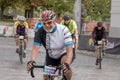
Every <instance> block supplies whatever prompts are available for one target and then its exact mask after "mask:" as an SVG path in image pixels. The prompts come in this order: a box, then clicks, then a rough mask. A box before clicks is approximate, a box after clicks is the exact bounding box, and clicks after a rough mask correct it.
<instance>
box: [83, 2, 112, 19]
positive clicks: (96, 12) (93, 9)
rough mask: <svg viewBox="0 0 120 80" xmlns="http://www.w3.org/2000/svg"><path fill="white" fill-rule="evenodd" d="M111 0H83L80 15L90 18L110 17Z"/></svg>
mask: <svg viewBox="0 0 120 80" xmlns="http://www.w3.org/2000/svg"><path fill="white" fill-rule="evenodd" d="M110 10H111V0H83V2H82V16H83V17H84V18H86V17H87V16H90V17H91V19H92V20H105V19H106V18H110V15H111V14H110Z"/></svg>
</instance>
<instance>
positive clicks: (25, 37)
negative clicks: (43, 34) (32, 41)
mask: <svg viewBox="0 0 120 80" xmlns="http://www.w3.org/2000/svg"><path fill="white" fill-rule="evenodd" d="M19 36H24V39H28V36H27V35H26V34H25V35H20V34H16V35H15V38H19Z"/></svg>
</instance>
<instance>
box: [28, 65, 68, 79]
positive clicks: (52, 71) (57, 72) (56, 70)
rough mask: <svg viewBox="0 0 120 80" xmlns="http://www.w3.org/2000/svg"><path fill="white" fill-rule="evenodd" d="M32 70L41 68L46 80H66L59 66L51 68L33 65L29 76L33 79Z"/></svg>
mask: <svg viewBox="0 0 120 80" xmlns="http://www.w3.org/2000/svg"><path fill="white" fill-rule="evenodd" d="M34 68H43V74H47V75H48V80H67V78H66V76H65V73H64V72H63V71H62V70H61V66H58V67H53V66H40V65H33V67H32V69H31V72H30V73H31V76H32V77H33V78H34V77H35V76H34V72H33V70H34Z"/></svg>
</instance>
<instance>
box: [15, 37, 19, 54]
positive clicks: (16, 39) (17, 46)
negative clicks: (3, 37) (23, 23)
mask: <svg viewBox="0 0 120 80" xmlns="http://www.w3.org/2000/svg"><path fill="white" fill-rule="evenodd" d="M15 43H16V52H17V53H18V52H19V35H15Z"/></svg>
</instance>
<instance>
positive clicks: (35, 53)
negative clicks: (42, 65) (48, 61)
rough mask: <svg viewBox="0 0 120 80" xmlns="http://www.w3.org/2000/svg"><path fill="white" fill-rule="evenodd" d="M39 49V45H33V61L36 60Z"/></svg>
mask: <svg viewBox="0 0 120 80" xmlns="http://www.w3.org/2000/svg"><path fill="white" fill-rule="evenodd" d="M38 50H39V46H37V45H33V49H32V52H31V60H32V61H35V59H36V57H37V54H38Z"/></svg>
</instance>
